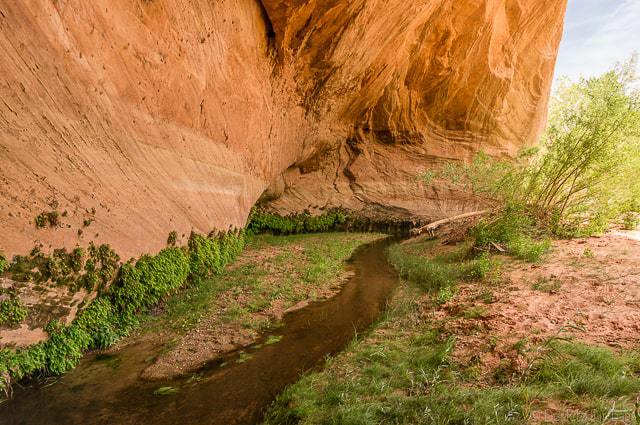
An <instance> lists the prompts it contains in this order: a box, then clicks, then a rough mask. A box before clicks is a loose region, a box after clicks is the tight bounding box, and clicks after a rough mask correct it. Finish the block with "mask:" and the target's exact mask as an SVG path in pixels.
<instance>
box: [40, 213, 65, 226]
mask: <svg viewBox="0 0 640 425" xmlns="http://www.w3.org/2000/svg"><path fill="white" fill-rule="evenodd" d="M35 223H36V227H37V228H38V229H43V228H45V227H47V225H48V226H49V227H57V226H58V224H60V213H59V212H58V211H49V212H42V213H40V214H38V216H37V217H36V218H35Z"/></svg>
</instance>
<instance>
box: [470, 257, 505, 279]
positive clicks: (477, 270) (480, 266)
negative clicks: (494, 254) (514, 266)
mask: <svg viewBox="0 0 640 425" xmlns="http://www.w3.org/2000/svg"><path fill="white" fill-rule="evenodd" d="M499 268H500V262H499V261H497V260H494V259H492V258H491V255H490V254H489V253H488V252H483V253H482V254H480V256H479V257H478V258H477V259H475V260H472V261H469V262H467V263H466V264H465V265H464V266H463V267H462V273H463V278H465V279H468V280H485V279H487V278H488V277H490V276H491V275H492V274H493V273H495V272H496V271H498V269H499Z"/></svg>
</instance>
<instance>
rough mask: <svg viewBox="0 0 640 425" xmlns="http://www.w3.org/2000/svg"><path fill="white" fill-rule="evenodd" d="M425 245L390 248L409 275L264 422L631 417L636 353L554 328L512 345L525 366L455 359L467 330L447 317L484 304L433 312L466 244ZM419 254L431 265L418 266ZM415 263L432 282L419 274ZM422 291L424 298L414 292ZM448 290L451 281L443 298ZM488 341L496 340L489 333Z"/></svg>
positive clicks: (639, 365) (477, 312)
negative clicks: (437, 249)
mask: <svg viewBox="0 0 640 425" xmlns="http://www.w3.org/2000/svg"><path fill="white" fill-rule="evenodd" d="M416 245H418V246H416ZM431 248H433V242H427V243H421V244H410V245H402V246H401V247H400V248H397V249H398V250H400V251H401V252H400V253H398V252H396V253H395V254H393V250H392V252H391V253H390V255H391V257H392V259H393V261H394V263H395V264H397V266H398V267H399V268H400V269H401V270H402V269H403V268H404V269H405V273H406V274H404V275H405V276H407V277H408V280H405V282H403V285H402V286H401V288H400V290H399V291H398V293H397V294H396V296H395V297H394V299H393V301H392V303H391V306H390V308H389V311H388V312H387V313H386V314H385V316H384V317H383V318H382V319H381V320H380V322H379V323H378V324H377V325H376V326H375V327H374V329H373V330H372V331H371V333H370V334H368V335H365V336H364V337H362V339H359V340H356V341H353V342H352V344H351V345H350V346H349V347H348V349H347V350H346V351H345V352H343V353H341V354H340V355H338V356H337V357H335V358H331V359H329V360H328V361H327V363H326V365H325V368H324V370H323V371H321V372H316V373H311V374H309V375H307V376H305V377H304V378H303V379H302V380H300V381H299V382H298V383H296V384H294V385H292V386H290V387H289V388H287V389H286V390H285V391H284V393H283V394H281V395H280V396H279V397H278V399H277V400H276V402H275V403H274V404H273V405H272V407H271V409H270V410H269V411H268V413H267V417H266V423H267V424H278V425H281V424H336V425H337V424H350V425H351V424H362V425H365V424H412V425H415V424H487V425H488V424H492V425H493V424H525V423H530V421H532V420H539V418H540V417H541V416H537V415H535V414H536V412H547V413H549V412H550V413H552V414H553V415H554V416H555V418H554V419H552V420H551V421H552V422H553V423H562V424H578V423H579V424H594V425H595V424H601V423H605V422H607V421H619V422H616V423H634V422H633V421H634V415H636V420H637V414H638V413H637V412H638V410H637V409H638V407H637V405H636V396H637V394H638V391H640V352H632V351H627V352H619V353H616V352H613V351H612V350H610V349H606V348H602V347H596V346H589V345H585V344H582V343H578V342H575V341H572V340H569V339H567V338H564V337H563V336H562V335H558V336H554V337H551V338H547V339H544V340H541V341H538V342H536V343H529V342H528V341H526V340H521V341H519V342H517V343H516V344H514V345H513V350H514V351H516V352H517V353H519V355H521V356H524V358H526V359H527V360H528V362H527V367H524V368H518V367H517V365H516V364H515V363H513V362H512V361H511V360H510V359H509V358H508V357H507V358H505V359H503V360H502V361H501V362H499V363H498V364H496V365H494V366H490V369H489V370H488V371H487V373H486V374H481V373H480V372H479V369H478V368H479V365H480V364H481V363H480V359H479V358H478V359H477V360H475V361H474V360H472V361H470V362H469V361H463V360H458V357H456V356H455V355H453V354H454V352H455V350H456V347H457V345H458V344H459V340H460V339H461V338H463V337H464V335H466V334H462V335H458V334H456V333H454V332H456V331H454V330H455V329H458V331H457V332H464V330H462V329H459V328H456V327H455V326H448V323H449V321H451V320H458V319H457V317H464V318H466V319H468V320H473V319H479V318H481V317H482V316H483V315H485V314H486V307H482V306H479V307H478V306H476V307H472V308H468V309H466V310H464V311H461V312H459V313H458V315H457V316H447V317H444V318H443V317H442V316H438V315H435V314H434V313H435V311H436V309H439V308H440V307H439V304H440V302H438V299H439V298H440V297H441V296H444V295H443V294H445V293H444V292H443V289H442V286H443V285H442V283H443V282H444V283H447V284H448V283H449V278H451V279H453V277H450V276H451V274H452V273H455V271H452V270H451V267H453V266H454V265H455V263H456V262H459V261H462V265H463V266H464V265H465V262H466V261H468V260H466V258H467V254H466V252H467V249H464V250H456V251H451V252H450V253H449V254H445V255H437V254H434V253H432V252H430V250H431ZM425 251H426V252H425ZM401 254H404V257H411V258H410V259H409V260H406V259H404V257H403V256H402V255H401ZM418 254H422V257H423V260H422V261H423V262H424V263H429V264H430V265H426V266H423V267H424V268H423V269H417V267H418V266H417V265H416V262H417V259H416V257H418V256H419V255H418ZM452 259H453V260H452ZM407 268H408V269H409V270H411V271H410V272H406V269H407ZM463 268H464V267H463ZM419 270H423V271H424V272H425V273H426V274H427V275H428V276H430V277H433V278H434V279H435V280H436V281H437V282H439V283H433V284H431V283H428V282H427V281H428V279H424V278H418V277H417V275H418V274H419ZM434 270H436V271H434ZM401 273H402V271H401ZM457 274H458V276H457V277H458V278H463V277H464V275H465V273H463V272H457ZM443 275H444V276H447V278H446V279H442V278H441V276H443ZM484 284H485V283H484V282H478V285H484ZM436 288H441V289H440V290H439V291H436V290H435V289H436ZM451 288H452V287H446V288H445V290H449V289H451ZM425 291H427V292H428V293H431V294H432V296H431V299H432V301H433V304H429V302H428V301H424V302H423V301H419V300H422V299H424V293H425ZM452 294H455V289H452V290H451V291H450V292H449V293H448V294H446V296H445V298H446V297H448V296H453V295H452ZM425 317H429V320H425ZM476 323H480V322H479V321H477V320H476ZM478 329H479V328H477V327H476V328H473V329H472V330H471V331H470V332H472V333H471V334H472V335H477V332H478ZM487 344H488V345H489V346H495V341H493V337H491V338H488V341H487ZM463 345H464V344H463ZM549 407H550V408H551V410H549Z"/></svg>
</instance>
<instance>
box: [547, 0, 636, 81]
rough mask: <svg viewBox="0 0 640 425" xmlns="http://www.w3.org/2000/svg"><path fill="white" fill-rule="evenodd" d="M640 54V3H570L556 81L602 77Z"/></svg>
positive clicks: (624, 0)
mask: <svg viewBox="0 0 640 425" xmlns="http://www.w3.org/2000/svg"><path fill="white" fill-rule="evenodd" d="M634 51H637V52H639V53H640V0H569V6H568V9H567V16H566V19H565V28H564V36H563V39H562V44H561V45H560V53H559V54H558V62H557V65H556V74H555V75H556V78H558V77H560V76H563V75H566V76H568V77H570V78H571V79H572V80H577V79H578V78H579V77H580V76H584V77H590V76H593V75H599V74H601V73H603V72H605V71H607V70H609V69H611V67H612V66H613V65H614V64H615V63H616V62H620V61H625V60H627V59H629V57H631V54H632V53H633V52H634Z"/></svg>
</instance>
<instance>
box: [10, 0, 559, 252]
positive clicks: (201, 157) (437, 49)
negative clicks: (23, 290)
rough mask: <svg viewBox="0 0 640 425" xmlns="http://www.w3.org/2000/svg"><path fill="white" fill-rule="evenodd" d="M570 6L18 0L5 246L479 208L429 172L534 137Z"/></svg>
mask: <svg viewBox="0 0 640 425" xmlns="http://www.w3.org/2000/svg"><path fill="white" fill-rule="evenodd" d="M565 3H566V0H503V1H499V0H464V1H460V0H437V1H433V0H421V1H410V2H409V1H407V0H322V1H318V0H307V1H302V0H263V2H262V3H260V2H258V1H256V0H216V1H207V0H92V1H90V2H88V1H82V0H56V1H52V0H26V1H14V0H0V49H1V51H2V55H0V75H2V79H0V229H1V231H0V249H3V250H4V251H5V252H6V253H8V254H13V253H16V252H24V251H27V250H29V249H30V248H31V247H33V245H34V243H35V242H43V243H44V244H45V246H49V245H52V246H59V245H63V244H64V245H67V246H73V245H75V244H76V243H80V244H87V243H88V242H89V241H90V240H95V241H97V242H108V243H110V244H112V246H113V247H114V248H116V249H117V250H118V251H120V252H123V253H125V254H126V255H137V254H139V253H141V252H145V251H155V250H157V249H159V248H161V247H162V246H164V244H165V241H166V236H167V234H168V233H169V231H171V230H174V229H175V230H177V231H178V232H179V233H180V234H183V233H184V234H186V235H188V233H189V231H190V230H191V229H192V228H193V229H196V230H198V231H201V232H206V231H208V230H210V229H212V228H219V229H223V228H227V227H228V226H230V225H233V226H239V225H242V224H243V223H244V220H245V219H246V216H247V213H248V211H249V209H250V208H251V206H252V205H253V204H254V203H255V201H256V200H257V199H258V198H259V197H260V196H261V195H262V194H263V192H264V191H265V189H267V188H268V190H267V193H266V194H265V195H264V196H263V199H269V200H270V201H271V205H272V207H273V208H275V209H278V210H280V211H282V212H288V211H292V210H300V209H305V208H310V209H314V208H318V207H324V206H338V205H342V206H347V207H350V208H353V209H356V210H360V211H364V212H365V213H367V214H379V215H385V216H387V215H390V214H391V215H398V216H411V215H422V216H428V217H435V216H438V215H443V214H446V213H449V212H452V211H459V210H461V209H464V208H467V207H469V206H468V205H467V202H468V200H466V199H465V197H464V196H463V195H462V194H456V193H450V192H446V191H443V190H442V189H439V188H425V187H422V186H421V185H420V184H418V183H417V182H416V181H415V174H417V173H419V172H421V171H423V170H425V169H428V168H429V167H432V166H433V165H435V164H437V163H439V162H441V161H442V160H445V159H466V158H469V157H470V156H471V155H472V154H473V152H475V151H477V150H478V149H481V148H482V149H484V150H487V151H489V152H491V153H493V154H497V155H498V154H513V153H514V152H516V151H517V150H518V149H519V148H520V147H522V146H525V145H529V144H531V143H533V142H534V141H535V139H536V138H537V136H538V134H539V132H540V129H541V127H542V125H543V124H544V120H545V111H546V105H547V99H548V95H549V89H550V84H551V79H552V75H553V67H554V63H555V56H556V52H557V48H558V44H559V41H560V37H561V33H562V22H563V16H564V9H565V6H566V4H565ZM92 208H95V211H96V212H95V214H93V213H92V212H91V209H92ZM52 209H57V210H59V211H61V212H62V211H67V216H66V217H63V218H62V220H61V221H62V224H61V226H59V227H58V228H56V229H46V230H37V229H36V228H35V226H34V224H33V220H34V217H35V216H36V215H37V214H39V213H40V212H42V211H48V210H52ZM89 219H93V220H95V221H93V223H92V224H90V225H89V226H87V227H83V224H82V223H83V221H84V220H89ZM78 229H82V234H81V235H78Z"/></svg>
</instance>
